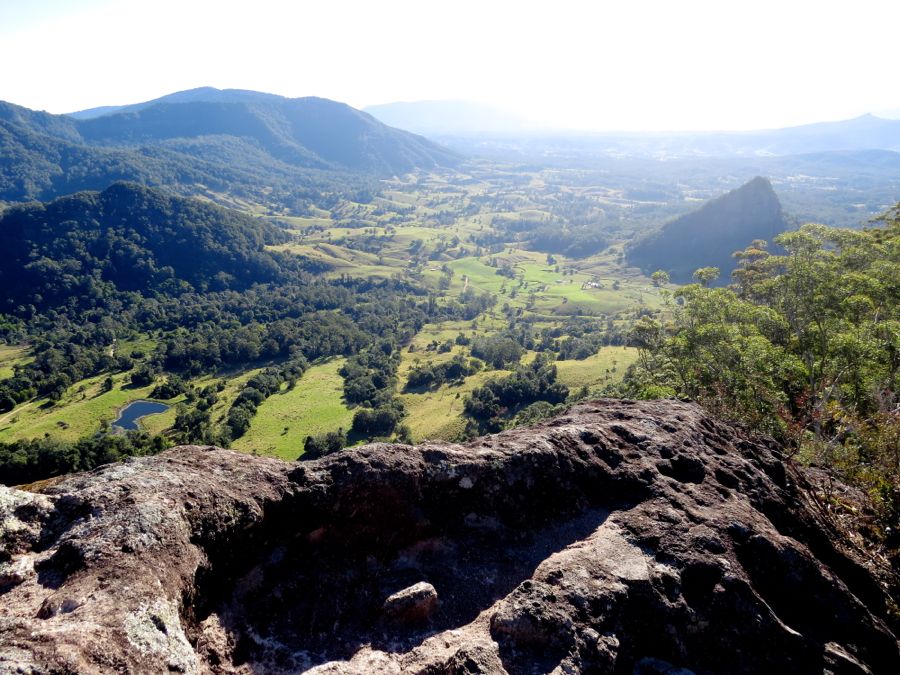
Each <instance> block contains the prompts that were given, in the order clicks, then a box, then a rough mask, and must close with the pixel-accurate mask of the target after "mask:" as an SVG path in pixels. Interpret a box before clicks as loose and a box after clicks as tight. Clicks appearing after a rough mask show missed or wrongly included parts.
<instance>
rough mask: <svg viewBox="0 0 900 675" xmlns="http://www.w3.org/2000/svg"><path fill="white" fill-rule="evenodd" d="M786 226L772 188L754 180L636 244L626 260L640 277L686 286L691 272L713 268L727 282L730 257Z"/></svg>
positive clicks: (730, 264) (769, 184) (628, 249)
mask: <svg viewBox="0 0 900 675" xmlns="http://www.w3.org/2000/svg"><path fill="white" fill-rule="evenodd" d="M788 227H789V225H788V222H787V220H786V218H785V216H784V213H783V211H782V209H781V204H780V202H779V201H778V197H777V195H776V194H775V191H774V190H773V189H772V184H771V183H769V181H768V180H766V179H765V178H762V177H759V176H757V177H756V178H754V179H753V180H751V181H749V182H748V183H745V184H744V185H742V186H741V187H739V188H738V189H736V190H732V191H731V192H728V193H727V194H724V195H722V196H721V197H718V198H716V199H713V200H712V201H709V202H707V203H706V204H704V205H703V206H702V207H700V208H699V209H698V210H697V211H694V212H692V213H688V214H686V215H683V216H681V217H679V218H676V219H675V220H672V221H670V222H668V223H666V224H664V225H663V226H662V227H661V228H659V229H658V230H656V231H655V232H652V233H650V234H649V235H647V236H645V237H643V238H641V239H639V240H637V241H635V242H634V243H633V244H631V245H630V246H629V247H628V248H627V250H626V256H627V258H628V262H629V264H630V265H633V266H635V267H640V268H641V269H642V270H643V271H644V272H647V273H650V272H653V271H655V270H657V269H662V270H665V271H667V272H668V273H669V275H670V276H671V278H672V281H674V282H676V283H687V282H689V281H690V280H691V275H692V274H693V272H694V270H696V269H698V268H700V267H708V266H715V267H718V268H719V269H720V270H721V273H722V276H721V280H722V281H723V282H727V281H728V279H729V275H730V273H731V270H733V269H734V268H735V267H736V265H735V262H734V259H733V258H732V257H731V254H732V253H734V252H735V251H739V250H743V249H744V248H746V247H747V246H748V245H749V244H750V242H752V241H753V240H754V239H763V240H765V241H767V242H771V241H772V239H773V237H774V236H775V235H776V234H779V233H780V232H784V231H785V230H786V229H788Z"/></svg>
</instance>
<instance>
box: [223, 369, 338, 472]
mask: <svg viewBox="0 0 900 675" xmlns="http://www.w3.org/2000/svg"><path fill="white" fill-rule="evenodd" d="M343 363H344V359H334V360H332V361H328V362H327V363H323V364H320V365H315V366H312V367H310V368H309V369H308V370H307V371H306V372H305V373H304V374H303V377H302V378H300V380H299V381H298V382H297V386H295V387H294V388H293V389H292V390H290V391H288V390H282V391H281V392H280V393H277V394H273V395H272V396H270V397H269V398H267V399H266V400H265V401H264V402H263V403H262V405H260V406H259V408H258V409H257V411H256V416H255V417H254V418H253V422H252V423H251V424H250V429H249V430H248V431H247V433H246V434H244V435H243V436H242V437H241V438H239V439H237V440H236V441H235V442H234V443H233V444H232V445H233V447H234V449H235V450H242V451H244V452H253V453H259V454H263V455H274V456H276V457H281V458H282V459H297V457H298V455H300V454H301V453H302V452H303V442H304V441H305V440H306V437H307V436H310V435H316V434H320V433H325V432H326V431H334V430H336V429H337V428H338V427H343V428H344V429H345V430H347V429H349V428H350V423H351V422H352V421H353V412H352V411H351V410H349V409H348V408H347V406H346V405H344V400H343V391H344V390H343V386H344V381H343V379H342V378H341V376H340V375H339V374H338V370H339V369H340V367H341V365H342V364H343Z"/></svg>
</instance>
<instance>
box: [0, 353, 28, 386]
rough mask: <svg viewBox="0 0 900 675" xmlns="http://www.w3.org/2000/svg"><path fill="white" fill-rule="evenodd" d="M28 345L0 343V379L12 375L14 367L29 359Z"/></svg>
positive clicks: (23, 363)
mask: <svg viewBox="0 0 900 675" xmlns="http://www.w3.org/2000/svg"><path fill="white" fill-rule="evenodd" d="M29 360H30V359H29V357H28V347H20V346H15V345H0V380H3V379H6V378H7V377H12V376H13V373H14V370H13V369H14V367H15V366H17V365H25V364H26V363H28V361H29Z"/></svg>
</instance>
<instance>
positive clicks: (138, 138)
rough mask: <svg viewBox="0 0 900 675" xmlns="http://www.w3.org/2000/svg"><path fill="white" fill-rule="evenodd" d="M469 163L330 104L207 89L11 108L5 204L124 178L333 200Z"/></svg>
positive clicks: (2, 135)
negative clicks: (78, 106) (82, 109)
mask: <svg viewBox="0 0 900 675" xmlns="http://www.w3.org/2000/svg"><path fill="white" fill-rule="evenodd" d="M458 159H459V158H458V156H457V155H455V154H454V153H452V152H450V151H449V150H446V149H444V148H442V147H440V146H438V145H435V144H434V143H431V142H430V141H428V140H426V139H424V138H421V137H419V136H416V135H414V134H410V133H408V132H405V131H401V130H399V129H393V128H390V127H387V126H385V125H384V124H382V123H380V122H378V121H377V120H375V119H374V118H373V117H371V116H370V115H367V114H366V113H363V112H360V111H358V110H355V109H353V108H351V107H350V106H347V105H345V104H343V103H337V102H335V101H329V100H326V99H319V98H301V99H287V98H283V97H280V96H274V95H271V94H259V93H257V92H247V91H240V90H224V91H219V90H215V89H199V90H191V91H188V92H179V93H178V94H173V95H170V96H168V97H163V99H160V100H158V101H155V102H154V101H151V102H147V103H146V104H137V105H135V106H127V107H126V108H123V109H117V110H116V111H115V112H114V113H112V114H105V115H100V116H96V117H89V118H86V119H79V118H77V117H70V116H66V115H50V114H47V113H42V112H36V111H32V110H28V109H27V108H22V107H21V106H16V105H13V104H8V103H2V102H0V200H9V201H22V200H28V199H48V198H52V197H54V196H57V195H60V194H67V193H71V192H73V191H75V190H78V189H85V188H93V189H99V188H104V187H106V186H107V185H109V183H111V182H113V181H115V180H123V179H125V180H134V181H137V182H140V183H145V184H150V185H166V186H169V187H173V188H176V189H179V190H181V191H184V192H187V193H197V192H204V191H205V190H213V191H219V192H226V191H229V192H230V191H234V190H238V191H244V192H249V193H251V194H256V193H260V191H263V189H264V188H266V187H267V186H268V187H272V188H274V189H275V190H276V191H278V192H298V191H299V192H300V193H302V192H303V191H304V190H308V189H309V188H310V187H311V186H314V187H315V188H316V190H314V191H318V192H328V191H334V190H336V189H341V188H342V187H343V188H346V187H347V186H351V187H356V189H360V187H359V186H361V185H362V184H364V183H365V182H366V179H365V178H364V177H365V176H377V175H394V174H401V173H406V172H408V171H412V170H414V169H417V168H423V169H432V168H435V167H439V166H449V165H452V164H455V163H456V161H458ZM317 183H320V185H317Z"/></svg>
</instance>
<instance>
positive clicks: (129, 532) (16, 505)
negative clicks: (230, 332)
mask: <svg viewBox="0 0 900 675" xmlns="http://www.w3.org/2000/svg"><path fill="white" fill-rule="evenodd" d="M798 481H802V478H801V477H799V476H797V475H795V474H794V472H792V471H791V470H789V468H787V467H786V465H785V463H784V462H783V458H782V456H781V454H780V452H779V448H778V447H777V446H776V445H775V444H773V443H772V442H771V441H767V440H765V439H758V438H753V437H750V436H749V435H747V434H746V433H744V432H743V431H741V430H740V429H739V428H737V427H734V426H731V425H728V424H725V423H722V422H719V421H716V420H714V419H712V418H711V417H709V416H708V415H707V414H706V413H705V412H704V411H703V410H702V409H701V408H699V407H697V406H695V405H693V404H687V403H680V402H675V401H655V402H631V401H613V400H603V401H596V402H593V403H588V404H583V405H579V406H576V407H574V408H572V409H571V410H569V411H568V412H567V413H565V414H563V415H562V416H560V417H557V418H555V419H552V420H548V421H546V422H544V423H541V424H538V425H536V426H534V427H531V428H524V429H516V430H513V431H509V432H505V433H502V434H498V435H495V436H489V437H485V438H482V439H477V440H475V441H473V442H471V443H467V444H464V445H452V444H446V443H425V444H423V445H420V446H417V447H409V446H403V445H386V444H374V445H368V446H364V447H361V448H357V449H353V450H348V451H344V452H342V453H339V454H337V455H333V456H329V457H326V458H323V459H319V460H315V461H310V462H301V463H285V462H281V461H278V460H274V459H267V458H260V457H252V456H247V455H242V454H238V453H234V452H230V451H227V450H221V449H217V448H202V447H180V448H174V449H172V450H169V451H167V452H165V453H162V454H161V455H158V456H156V457H151V458H141V459H135V460H131V461H128V462H125V463H121V464H117V465H110V466H106V467H101V468H99V469H97V470H95V471H93V472H91V473H87V474H82V475H76V476H71V477H69V478H66V479H65V480H63V481H62V482H60V483H59V484H57V485H55V486H54V487H52V488H50V489H48V490H47V491H46V493H45V494H31V493H25V492H21V491H16V490H10V489H5V488H4V489H2V491H0V518H2V527H0V594H2V602H0V671H3V672H7V671H16V672H48V671H49V672H57V671H59V672H63V671H65V672H113V671H115V672H120V671H127V672H161V671H166V670H169V671H177V672H189V673H194V672H216V673H255V672H298V671H303V670H312V671H313V672H316V673H374V672H384V673H546V672H554V673H577V672H591V673H631V672H637V673H663V672H666V673H672V672H685V670H678V669H686V670H688V671H693V672H698V673H702V672H732V673H741V672H747V673H749V672H762V671H767V670H768V671H769V672H794V673H803V672H810V673H811V672H816V673H821V672H823V671H828V672H840V673H869V672H897V671H898V669H900V648H898V641H897V629H898V627H897V622H896V621H895V619H894V618H893V617H892V615H891V613H890V612H889V609H888V608H889V606H890V601H889V598H888V597H887V595H886V592H885V591H884V588H883V586H882V585H881V584H880V581H879V578H878V576H877V575H876V573H875V572H873V571H871V570H870V569H867V567H866V566H865V565H864V564H863V562H862V561H861V559H857V557H856V556H855V555H854V554H852V553H850V552H847V551H846V550H845V549H844V547H843V546H842V545H840V543H839V542H838V540H837V539H836V538H835V536H834V535H833V534H832V533H831V530H830V529H829V527H828V525H827V523H825V522H824V521H822V520H821V518H820V517H819V516H818V515H817V513H816V511H815V510H814V509H813V508H811V507H810V505H809V504H808V502H807V499H806V497H805V492H804V490H803V489H802V488H801V487H800V486H798ZM17 669H18V670H17Z"/></svg>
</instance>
